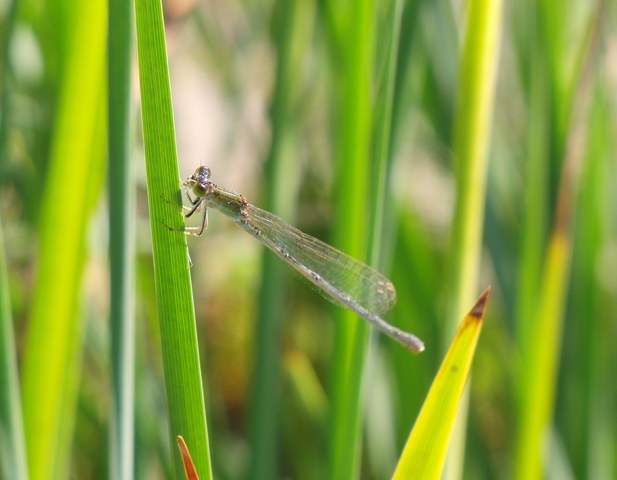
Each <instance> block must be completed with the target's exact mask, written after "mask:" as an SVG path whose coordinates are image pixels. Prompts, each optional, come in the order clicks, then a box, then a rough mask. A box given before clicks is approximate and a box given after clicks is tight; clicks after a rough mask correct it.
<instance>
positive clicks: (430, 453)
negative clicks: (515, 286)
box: [393, 288, 490, 480]
mask: <svg viewBox="0 0 617 480" xmlns="http://www.w3.org/2000/svg"><path fill="white" fill-rule="evenodd" d="M489 295H490V288H489V289H487V290H486V291H485V292H484V293H483V294H482V295H481V296H480V298H479V299H478V300H477V301H476V303H475V305H474V306H473V308H472V309H471V311H470V312H469V313H468V314H467V316H466V317H465V319H464V321H463V323H462V324H461V325H460V327H459V330H458V333H457V334H456V336H455V337H454V340H453V341H452V345H451V346H450V349H449V350H448V353H447V355H446V358H445V359H444V360H443V363H442V364H441V367H440V368H439V372H437V376H436V377H435V380H434V381H433V385H432V386H431V389H430V391H429V393H428V395H427V397H426V400H425V401H424V405H423V406H422V410H421V411H420V415H419V416H418V419H417V420H416V424H415V425H414V427H413V430H412V431H411V434H410V435H409V439H408V440H407V444H406V445H405V449H404V450H403V454H402V455H401V458H400V460H399V464H398V466H397V468H396V471H395V472H394V476H393V479H395V480H405V479H408V478H414V479H419V480H420V479H421V480H433V479H434V480H437V479H439V478H440V475H441V472H442V470H443V466H444V462H445V458H446V452H447V451H448V444H449V440H450V435H451V433H452V430H453V428H454V422H455V419H456V415H457V412H458V410H459V402H460V400H461V397H462V395H463V390H464V388H465V384H466V383H467V379H468V377H469V371H470V369H471V363H472V361H473V358H474V354H475V351H476V345H477V343H478V338H479V336H480V331H481V330H482V321H483V320H484V312H485V310H486V305H487V302H488V298H489ZM460 413H462V414H465V413H466V412H460Z"/></svg>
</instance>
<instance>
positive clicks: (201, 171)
mask: <svg viewBox="0 0 617 480" xmlns="http://www.w3.org/2000/svg"><path fill="white" fill-rule="evenodd" d="M191 179H193V180H194V181H195V183H196V184H198V185H200V184H201V185H203V184H206V183H208V181H209V179H210V169H209V168H208V167H198V168H197V169H196V170H195V173H193V175H191Z"/></svg>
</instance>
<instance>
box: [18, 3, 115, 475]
mask: <svg viewBox="0 0 617 480" xmlns="http://www.w3.org/2000/svg"><path fill="white" fill-rule="evenodd" d="M66 7H67V8H66V9H65V10H64V11H63V12H64V13H65V15H66V16H65V17H64V21H65V23H64V27H65V29H64V30H63V31H62V32H61V33H62V34H63V35H65V38H64V43H63V45H64V46H65V48H66V50H65V52H64V53H65V55H64V58H65V61H64V62H63V65H62V67H63V68H62V75H61V82H60V91H59V97H58V101H57V105H58V107H57V111H56V118H55V122H56V123H55V130H54V133H53V138H52V145H51V153H50V165H49V172H48V177H47V179H48V180H47V184H46V186H45V191H44V193H43V194H42V196H41V199H40V201H39V205H40V206H41V219H40V241H39V243H40V248H39V262H38V272H37V278H36V287H35V293H34V296H33V305H32V312H31V317H30V323H29V326H28V337H27V343H26V347H25V354H24V361H23V364H24V367H23V402H24V423H25V430H26V442H27V451H28V466H29V470H30V475H31V478H33V479H45V478H64V477H66V475H67V471H66V469H67V467H68V462H69V453H70V440H71V434H72V431H73V429H72V426H73V423H74V416H75V402H76V388H77V383H78V378H79V375H78V372H79V364H80V361H79V358H80V355H79V348H80V331H81V327H82V325H81V323H82V322H81V318H80V316H79V314H78V312H79V303H78V299H79V298H80V293H81V278H82V273H83V266H84V260H85V248H86V244H85V240H86V238H85V233H86V228H87V226H88V219H89V217H90V213H91V212H92V207H93V205H94V201H95V199H96V196H97V195H98V192H99V191H100V187H101V184H102V178H103V175H102V172H103V168H102V167H103V159H104V155H103V152H104V143H103V142H104V135H103V132H104V126H105V122H104V115H103V114H104V105H105V104H104V85H105V82H104V78H105V77H104V59H105V21H106V3H105V2H103V1H101V0H94V1H92V2H79V1H75V2H70V4H68V5H66Z"/></svg>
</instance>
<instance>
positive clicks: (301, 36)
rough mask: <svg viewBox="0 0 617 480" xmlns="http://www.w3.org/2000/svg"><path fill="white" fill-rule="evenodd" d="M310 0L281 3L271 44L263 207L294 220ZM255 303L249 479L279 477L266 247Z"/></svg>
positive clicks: (277, 387) (276, 324)
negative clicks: (272, 80)
mask: <svg viewBox="0 0 617 480" xmlns="http://www.w3.org/2000/svg"><path fill="white" fill-rule="evenodd" d="M313 10H314V4H313V2H311V1H289V0H282V1H281V2H280V3H279V5H278V8H277V9H276V14H277V15H276V17H275V18H274V21H273V24H274V35H273V37H274V38H273V41H274V46H275V48H276V52H277V62H276V84H275V90H274V96H273V99H272V105H271V107H270V121H271V125H272V140H271V144H270V152H269V155H268V159H267V161H266V164H265V178H264V182H265V183H266V184H267V185H268V188H267V190H266V192H264V193H266V194H267V198H266V200H265V203H264V205H265V209H266V210H268V211H270V212H274V213H276V214H277V215H280V216H281V217H282V218H286V219H293V218H294V214H295V205H296V204H297V202H296V201H295V196H296V193H297V189H298V188H297V187H298V184H299V180H300V175H301V172H302V170H301V169H300V168H298V162H297V161H296V160H295V158H296V154H295V152H294V153H290V152H287V151H286V150H285V146H286V145H289V144H291V142H290V139H291V138H292V137H293V135H294V133H295V131H296V125H295V123H294V121H293V118H290V117H291V116H290V111H291V110H292V109H291V105H292V104H293V101H294V99H295V97H296V96H297V93H296V92H297V90H298V83H299V73H300V71H301V61H302V59H303V58H304V56H303V54H302V49H304V48H305V46H306V45H307V44H308V39H307V37H308V33H309V31H310V27H311V23H312V21H313V17H314V13H313ZM262 258H263V263H262V278H261V289H260V300H259V315H258V317H257V324H256V326H255V341H256V343H255V369H254V373H253V382H252V395H251V405H250V441H251V463H250V466H249V475H248V476H249V478H278V477H279V473H278V465H279V460H278V451H279V445H278V439H279V429H280V425H279V420H278V419H279V416H280V408H279V407H280V403H281V402H280V392H281V355H282V352H281V348H280V345H281V338H280V333H281V327H282V324H283V319H284V317H285V313H286V310H287V309H286V291H287V277H286V275H288V274H289V271H288V269H287V268H285V266H284V265H283V264H282V263H281V261H280V260H279V259H278V258H276V256H275V255H273V254H272V252H270V251H266V249H264V252H263V257H262Z"/></svg>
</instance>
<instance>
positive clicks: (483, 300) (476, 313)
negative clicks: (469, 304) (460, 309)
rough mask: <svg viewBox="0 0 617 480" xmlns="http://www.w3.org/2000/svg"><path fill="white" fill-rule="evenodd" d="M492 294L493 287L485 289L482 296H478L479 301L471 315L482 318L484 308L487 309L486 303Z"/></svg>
mask: <svg viewBox="0 0 617 480" xmlns="http://www.w3.org/2000/svg"><path fill="white" fill-rule="evenodd" d="M490 296H491V287H488V288H487V289H486V290H484V293H483V294H482V295H480V298H478V301H477V302H476V304H475V305H474V306H473V308H472V309H471V311H470V312H469V315H470V316H472V317H475V318H477V319H481V318H482V317H483V316H484V310H486V303H487V302H488V298H489V297H490Z"/></svg>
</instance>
